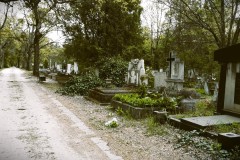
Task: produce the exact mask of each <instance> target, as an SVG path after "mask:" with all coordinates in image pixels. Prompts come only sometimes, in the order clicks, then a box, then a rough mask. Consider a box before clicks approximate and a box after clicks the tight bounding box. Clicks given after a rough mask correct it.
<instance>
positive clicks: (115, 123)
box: [108, 121, 118, 128]
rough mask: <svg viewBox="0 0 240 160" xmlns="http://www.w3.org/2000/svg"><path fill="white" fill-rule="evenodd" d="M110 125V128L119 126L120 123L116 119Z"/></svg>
mask: <svg viewBox="0 0 240 160" xmlns="http://www.w3.org/2000/svg"><path fill="white" fill-rule="evenodd" d="M108 127H110V128H116V127H118V123H117V122H116V121H112V122H111V123H110V124H109V125H108Z"/></svg>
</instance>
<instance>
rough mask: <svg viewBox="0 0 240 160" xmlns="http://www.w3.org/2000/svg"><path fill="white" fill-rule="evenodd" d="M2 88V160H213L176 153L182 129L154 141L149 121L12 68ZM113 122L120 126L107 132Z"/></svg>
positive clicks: (0, 77)
mask: <svg viewBox="0 0 240 160" xmlns="http://www.w3.org/2000/svg"><path fill="white" fill-rule="evenodd" d="M0 84H1V85H0V117H1V121H0V160H28V159H29V160H32V159H34V160H39V159H42V160H48V159H49V160H52V159H57V160H81V159H83V160H86V159H90V160H107V159H111V160H117V159H126V160H139V159H143V160H148V159H149V160H181V159H184V160H188V159H189V160H193V159H211V158H209V155H207V154H206V153H204V152H202V151H201V150H196V149H192V148H189V149H188V151H186V150H185V149H174V145H175V144H176V142H175V141H176V139H175V137H176V136H177V135H178V134H179V133H178V130H177V129H174V128H173V127H171V126H168V127H167V128H168V129H167V131H166V132H167V134H163V135H162V136H160V135H151V136H150V135H149V134H148V133H147V131H146V125H144V124H146V123H145V120H129V119H126V118H124V117H119V116H118V115H116V113H115V112H113V111H112V110H111V109H110V107H109V106H99V105H97V104H95V103H92V102H89V101H87V100H85V99H84V98H83V97H82V96H75V97H68V96H61V95H59V94H56V93H55V89H56V88H55V87H56V86H58V85H57V83H56V82H54V81H53V80H50V79H47V81H46V82H44V83H39V82H38V80H37V78H36V77H30V76H28V75H27V72H25V71H23V70H20V69H17V68H8V69H4V70H1V71H0ZM114 117H116V118H117V119H118V121H119V123H120V125H119V126H118V127H117V128H108V127H106V126H105V125H104V123H105V122H107V121H108V120H111V119H112V118H114ZM165 128H166V127H165Z"/></svg>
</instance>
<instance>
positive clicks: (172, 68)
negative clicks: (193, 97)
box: [166, 52, 184, 90]
mask: <svg viewBox="0 0 240 160" xmlns="http://www.w3.org/2000/svg"><path fill="white" fill-rule="evenodd" d="M167 61H168V62H169V72H168V78H167V80H166V82H167V87H168V88H173V89H175V90H182V89H183V82H184V62H183V61H181V59H180V58H178V57H177V54H176V53H175V52H170V53H169V58H168V59H167Z"/></svg>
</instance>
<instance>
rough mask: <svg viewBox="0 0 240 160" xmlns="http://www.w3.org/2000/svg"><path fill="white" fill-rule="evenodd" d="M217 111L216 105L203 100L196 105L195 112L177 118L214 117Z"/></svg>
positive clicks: (179, 115)
mask: <svg viewBox="0 0 240 160" xmlns="http://www.w3.org/2000/svg"><path fill="white" fill-rule="evenodd" d="M215 111H216V107H215V105H214V103H213V102H212V101H210V100H201V101H198V102H197V103H196V104H195V110H194V111H192V112H188V113H185V114H178V115H176V116H175V117H176V118H186V117H200V116H213V115H214V112H215Z"/></svg>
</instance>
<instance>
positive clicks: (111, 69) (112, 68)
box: [97, 57, 128, 87]
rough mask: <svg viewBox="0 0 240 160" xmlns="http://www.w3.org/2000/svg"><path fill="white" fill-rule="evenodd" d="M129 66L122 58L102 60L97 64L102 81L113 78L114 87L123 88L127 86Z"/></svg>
mask: <svg viewBox="0 0 240 160" xmlns="http://www.w3.org/2000/svg"><path fill="white" fill-rule="evenodd" d="M127 65H128V63H127V62H126V61H124V60H123V59H122V58H121V57H113V58H106V59H102V60H101V61H99V62H98V63H97V66H98V67H99V77H100V78H101V79H102V80H105V79H107V78H111V79H112V83H113V84H114V85H116V86H117V87H121V86H123V85H124V84H125V74H126V72H127Z"/></svg>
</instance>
